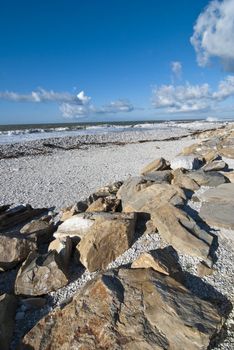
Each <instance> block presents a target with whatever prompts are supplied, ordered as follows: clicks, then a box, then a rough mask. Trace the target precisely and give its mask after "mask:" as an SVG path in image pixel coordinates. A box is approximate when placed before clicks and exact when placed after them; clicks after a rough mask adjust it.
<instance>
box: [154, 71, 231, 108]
mask: <svg viewBox="0 0 234 350" xmlns="http://www.w3.org/2000/svg"><path fill="white" fill-rule="evenodd" d="M232 96H234V76H232V75H229V76H227V77H226V78H225V79H224V80H222V81H220V83H219V85H218V89H217V90H216V91H212V90H211V88H210V86H209V84H202V85H191V84H189V83H186V84H185V85H172V84H170V85H162V86H159V87H156V88H154V89H153V97H152V103H153V106H154V108H156V109H163V110H166V111H167V112H168V113H175V112H182V113H183V112H198V111H206V110H209V109H212V108H214V107H215V105H217V103H219V102H222V101H224V100H226V99H227V98H229V97H232Z"/></svg>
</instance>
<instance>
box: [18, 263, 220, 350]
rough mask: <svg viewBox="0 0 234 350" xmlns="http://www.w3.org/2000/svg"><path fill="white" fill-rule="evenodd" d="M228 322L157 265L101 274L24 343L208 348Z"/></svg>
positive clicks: (40, 347) (38, 346)
mask: <svg viewBox="0 0 234 350" xmlns="http://www.w3.org/2000/svg"><path fill="white" fill-rule="evenodd" d="M221 327H222V319H221V316H220V315H219V314H218V312H217V310H216V309H215V307H214V306H213V305H212V304H211V303H209V302H207V301H203V300H201V299H199V298H198V297H197V296H195V295H193V294H192V293H191V292H190V291H188V290H187V289H186V288H185V287H184V286H183V285H182V284H180V283H179V282H177V281H175V280H174V279H173V278H171V277H169V276H165V275H162V274H160V273H158V272H156V271H153V270H152V269H120V270H118V271H109V272H107V273H105V274H99V275H98V276H97V277H95V278H94V279H93V280H92V281H90V282H89V283H87V284H86V285H85V287H84V288H83V289H82V290H81V291H80V292H79V293H77V294H76V295H75V296H74V298H73V300H72V302H71V303H70V304H68V305H67V306H65V307H64V308H63V309H62V310H60V309H59V310H58V309H57V310H56V311H54V312H52V313H50V314H49V315H48V316H46V317H45V318H43V319H42V320H40V321H39V323H38V324H37V325H36V326H35V327H34V328H33V329H32V330H31V331H29V333H28V334H26V335H25V337H24V338H23V340H22V346H21V350H22V349H31V350H47V349H50V350H57V349H63V350H71V349H72V350H75V349H82V350H94V349H115V350H120V349H131V350H135V349H136V350H141V349H145V350H151V349H171V350H172V349H173V350H181V349H189V350H199V349H207V347H208V346H209V343H210V339H211V338H212V337H213V336H214V335H215V334H216V333H217V332H219V330H220V329H221Z"/></svg>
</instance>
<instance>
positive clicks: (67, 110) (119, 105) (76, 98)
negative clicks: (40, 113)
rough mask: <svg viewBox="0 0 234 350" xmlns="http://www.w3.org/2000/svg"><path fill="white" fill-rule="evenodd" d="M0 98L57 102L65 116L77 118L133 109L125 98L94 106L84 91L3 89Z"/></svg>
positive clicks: (15, 100) (17, 100)
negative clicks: (18, 90)
mask: <svg viewBox="0 0 234 350" xmlns="http://www.w3.org/2000/svg"><path fill="white" fill-rule="evenodd" d="M0 100H7V101H12V102H32V103H45V102H55V103H58V105H59V110H60V111H61V112H62V115H63V116H64V117H65V118H79V117H85V116H88V115H90V114H116V113H128V112H132V111H133V110H134V106H133V105H132V104H131V103H130V102H129V101H128V100H127V99H119V100H116V101H112V102H110V103H109V104H106V105H104V106H101V107H97V106H94V105H93V104H92V103H91V97H89V96H86V95H85V93H84V91H80V92H79V93H78V94H70V93H68V92H55V91H53V90H50V91H47V90H45V89H42V88H39V89H37V90H35V91H32V92H30V93H28V94H20V93H17V92H12V91H4V92H0Z"/></svg>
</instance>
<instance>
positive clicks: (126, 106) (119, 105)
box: [96, 99, 134, 114]
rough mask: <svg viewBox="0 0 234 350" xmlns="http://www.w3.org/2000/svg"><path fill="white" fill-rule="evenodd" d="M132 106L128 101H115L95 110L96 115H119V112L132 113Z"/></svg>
mask: <svg viewBox="0 0 234 350" xmlns="http://www.w3.org/2000/svg"><path fill="white" fill-rule="evenodd" d="M133 109H134V107H133V105H132V104H131V103H130V102H129V101H128V100H121V99H120V100H117V101H113V102H110V103H109V104H107V105H105V106H103V107H101V108H97V109H96V113H104V114H110V113H120V112H132V111H133Z"/></svg>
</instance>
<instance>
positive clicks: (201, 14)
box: [0, 0, 234, 124]
mask: <svg viewBox="0 0 234 350" xmlns="http://www.w3.org/2000/svg"><path fill="white" fill-rule="evenodd" d="M194 26H195V27H194ZM214 28H215V30H214ZM224 28H225V29H224ZM0 33H1V34H0V123H2V124H5V123H17V124H18V123H38V122H68V121H82V122H83V121H86V120H87V121H88V120H100V121H101V120H131V119H168V118H169V119H175V118H204V117H205V118H206V117H219V118H220V117H222V116H224V117H234V113H233V105H234V98H233V96H234V75H233V73H234V0H223V1H217V0H214V1H211V2H210V1H204V0H196V1H193V0H178V1H177V0H173V1H169V2H168V1H167V2H165V1H159V0H134V1H132V0H86V1H79V0H76V1H73V0H70V1H64V0H57V1H48V0H47V1H45V0H41V1H40V2H38V3H36V2H33V1H26V0H22V1H20V2H19V1H16V0H13V1H10V2H2V3H1V11H0ZM191 38H192V39H191Z"/></svg>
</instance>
